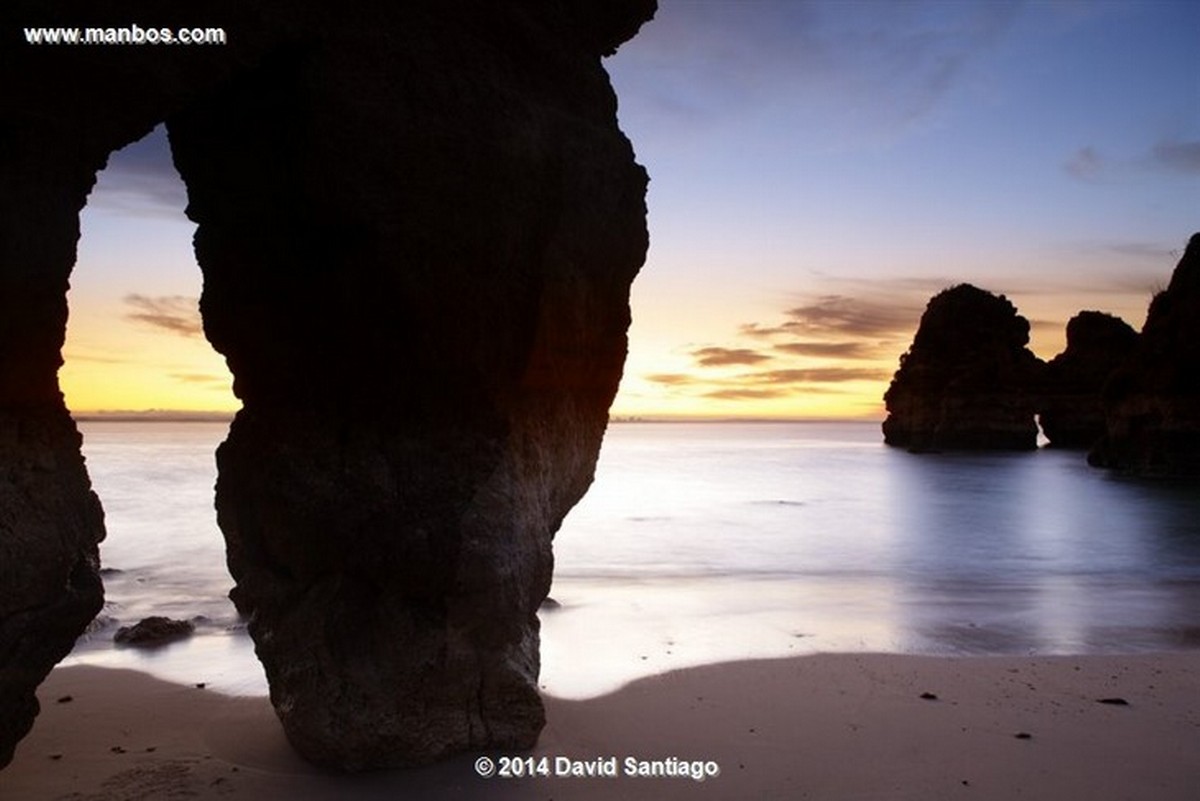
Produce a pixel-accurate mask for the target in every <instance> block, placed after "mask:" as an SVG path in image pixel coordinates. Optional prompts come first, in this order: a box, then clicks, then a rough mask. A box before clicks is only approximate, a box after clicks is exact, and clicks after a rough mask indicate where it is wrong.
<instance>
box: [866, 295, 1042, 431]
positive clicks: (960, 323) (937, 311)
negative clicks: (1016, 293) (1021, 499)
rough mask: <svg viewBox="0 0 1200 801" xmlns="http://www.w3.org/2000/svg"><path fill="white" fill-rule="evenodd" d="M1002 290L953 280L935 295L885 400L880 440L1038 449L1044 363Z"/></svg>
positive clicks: (1024, 323)
mask: <svg viewBox="0 0 1200 801" xmlns="http://www.w3.org/2000/svg"><path fill="white" fill-rule="evenodd" d="M1028 343H1029V322H1028V321H1027V320H1026V319H1025V318H1024V317H1021V316H1020V315H1019V314H1017V309H1016V307H1014V306H1013V305H1012V303H1010V302H1009V301H1008V299H1007V298H1005V297H1004V296H1003V295H1000V296H996V295H993V294H991V293H990V292H987V291H985V290H982V289H979V288H977V287H974V286H972V285H970V284H959V285H958V286H955V287H952V288H950V289H946V290H944V291H942V292H940V293H939V294H937V295H935V296H934V297H933V298H932V299H931V300H930V301H929V304H928V306H926V308H925V313H924V314H923V315H922V316H921V323H920V326H919V327H918V329H917V333H916V336H915V337H914V338H913V343H912V346H911V347H910V348H909V350H908V352H907V353H905V354H904V355H903V356H902V357H901V359H900V369H899V370H897V371H896V375H895V377H894V378H893V379H892V383H891V385H890V386H889V387H888V390H887V393H886V394H885V395H884V401H885V403H886V405H887V410H888V417H887V419H886V420H885V421H884V423H883V434H884V441H885V442H887V444H889V445H895V446H899V447H903V448H908V449H910V450H915V451H921V450H940V449H958V448H964V449H1000V450H1023V449H1030V448H1035V447H1037V431H1038V430H1037V423H1036V422H1035V420H1034V412H1035V404H1036V396H1035V393H1034V392H1033V391H1031V387H1034V386H1037V385H1038V384H1039V382H1040V381H1041V375H1042V371H1043V370H1044V367H1045V365H1044V363H1043V362H1042V361H1041V360H1040V359H1038V358H1037V357H1036V356H1035V355H1034V354H1033V353H1032V352H1031V351H1030V350H1029V349H1028V348H1027V347H1026V345H1027V344H1028Z"/></svg>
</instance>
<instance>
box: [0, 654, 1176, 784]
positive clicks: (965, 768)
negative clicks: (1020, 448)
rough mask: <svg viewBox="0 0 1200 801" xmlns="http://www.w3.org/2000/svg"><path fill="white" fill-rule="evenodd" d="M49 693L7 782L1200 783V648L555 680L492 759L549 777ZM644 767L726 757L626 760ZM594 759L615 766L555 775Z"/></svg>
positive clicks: (259, 709)
mask: <svg viewBox="0 0 1200 801" xmlns="http://www.w3.org/2000/svg"><path fill="white" fill-rule="evenodd" d="M203 681H204V676H203V675H199V673H198V675H197V676H196V683H201V682H203ZM39 695H40V698H41V702H42V713H41V715H40V716H39V718H38V720H37V722H36V724H35V726H34V730H33V731H32V732H31V733H30V735H29V736H28V737H27V738H26V739H25V740H24V741H23V742H22V743H21V744H20V745H19V746H18V748H17V754H16V758H15V759H14V761H13V763H12V764H11V765H10V766H9V767H8V768H7V769H5V770H4V771H3V772H0V797H3V798H4V799H22V800H23V799H68V798H69V799H71V801H101V800H105V801H107V799H113V800H114V801H115V800H116V799H121V800H122V801H134V800H136V799H163V798H168V799H170V798H201V799H204V798H233V799H236V798H247V799H249V798H257V799H263V798H290V799H299V800H300V801H305V800H306V799H311V800H312V801H324V800H325V799H330V800H332V799H347V798H353V799H360V798H361V799H404V798H417V799H443V798H446V799H476V798H478V799H484V798H486V799H543V800H544V799H555V801H564V800H565V799H642V798H645V799H750V798H753V799H802V798H812V799H897V798H900V799H906V798H912V799H918V798H919V799H956V798H963V799H997V801H999V799H1013V798H1021V799H1047V801H1050V800H1051V799H1053V800H1054V801H1058V800H1059V799H1065V798H1087V799H1090V800H1091V801H1103V800H1104V799H1114V800H1115V799H1125V798H1153V799H1157V800H1159V801H1171V800H1172V799H1180V800H1181V801H1182V799H1188V800H1189V801H1191V799H1194V798H1195V792H1196V788H1197V787H1200V651H1189V652H1179V653H1168V654H1144V655H1135V656H1080V657H1070V656H1067V657H1024V658H1021V657H961V658H960V657H919V656H899V655H881V654H836V655H814V656H803V657H796V658H789V659H776V660H760V661H752V662H732V663H724V664H716V665H708V666H704V667H698V668H689V669H686V670H678V671H673V672H670V673H665V674H662V675H658V676H653V677H649V678H645V679H641V680H638V681H636V682H633V683H632V684H630V685H628V686H626V687H624V688H622V689H621V690H619V691H617V692H614V693H611V694H608V695H604V696H601V697H598V698H593V699H589V700H582V701H575V700H571V701H568V700H561V699H556V698H553V697H548V698H547V716H548V724H547V727H546V730H545V731H544V733H543V735H542V738H541V741H540V742H539V744H538V746H537V748H536V749H535V750H534V751H532V752H530V753H529V754H523V755H512V754H487V755H486V756H487V757H489V758H490V759H491V760H492V764H493V765H500V764H503V763H505V761H506V760H504V759H503V758H505V757H514V756H516V757H522V759H521V760H520V761H519V763H518V764H520V765H521V766H523V767H530V766H531V767H533V768H534V769H538V768H540V767H541V766H542V765H545V767H546V770H547V771H548V772H549V773H550V774H551V775H550V776H537V777H533V778H520V779H518V778H501V777H499V776H492V777H490V778H483V777H481V776H479V775H478V774H477V772H476V764H475V763H476V760H477V759H478V758H479V757H480V756H485V755H483V754H468V755H464V756H462V757H459V758H456V759H453V760H451V761H449V762H446V763H443V764H440V765H437V766H434V767H431V768H425V769H419V770H412V771H393V772H384V773H374V774H367V775H360V776H333V775H329V774H325V773H322V772H320V771H318V770H316V769H314V768H312V767H311V766H309V765H308V764H307V763H305V762H303V761H302V760H300V759H299V758H298V757H296V756H295V755H294V754H293V753H292V752H291V750H290V749H289V747H288V745H287V743H286V741H285V739H284V737H283V734H282V732H281V730H280V728H279V725H278V723H277V722H276V720H275V717H274V714H273V713H272V710H271V708H270V705H269V703H268V701H267V699H266V698H263V697H259V696H255V697H233V696H227V695H222V694H220V693H217V692H214V691H213V690H211V689H208V688H207V687H205V688H200V687H197V686H195V685H194V684H193V685H190V686H187V685H180V684H172V683H168V682H164V681H160V680H158V679H155V678H152V677H150V676H148V675H146V674H143V673H138V672H134V671H127V670H113V669H106V668H97V667H87V666H75V667H64V668H58V669H56V670H55V671H54V672H53V673H52V674H51V676H50V677H49V678H48V679H47V681H46V682H45V683H44V684H43V686H42V688H41V691H40V694H39ZM1122 701H1123V702H1124V703H1120V702H1122ZM524 757H531V758H532V760H530V759H524ZM543 757H544V758H545V761H544V762H543V761H542V760H543ZM629 757H632V758H633V759H634V763H628V762H627V761H626V760H627V758H629ZM559 758H562V759H559ZM613 758H615V760H614V759H613ZM564 760H571V762H567V761H564ZM638 762H646V763H651V764H650V765H649V766H647V767H646V768H645V769H648V770H653V769H655V768H656V767H657V768H658V769H659V770H660V771H667V772H676V773H685V772H692V771H695V772H699V773H704V774H712V773H713V771H714V767H713V765H712V763H715V766H716V769H717V770H719V773H718V774H717V775H706V776H705V777H704V780H703V781H697V780H695V779H694V778H691V777H689V776H686V775H684V776H658V777H638V776H631V775H628V769H629V768H631V767H633V768H637V767H640V766H639V765H637V764H636V763H638ZM588 763H591V764H593V765H598V766H600V769H602V770H609V769H610V767H611V768H612V769H615V773H616V774H617V775H616V776H615V777H594V778H572V777H566V776H556V775H554V774H556V773H557V772H558V771H560V770H562V769H564V768H566V767H574V768H575V769H577V770H579V771H584V770H586V769H587V765H588ZM654 763H657V766H656V765H654ZM510 765H511V763H510Z"/></svg>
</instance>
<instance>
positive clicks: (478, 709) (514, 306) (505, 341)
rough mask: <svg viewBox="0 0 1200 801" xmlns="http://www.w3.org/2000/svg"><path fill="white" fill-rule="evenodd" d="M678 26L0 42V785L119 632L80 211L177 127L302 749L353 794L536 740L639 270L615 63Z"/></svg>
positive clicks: (305, 6) (380, 12)
mask: <svg viewBox="0 0 1200 801" xmlns="http://www.w3.org/2000/svg"><path fill="white" fill-rule="evenodd" d="M117 6H119V8H118V7H117ZM168 6H169V7H164V5H163V4H162V3H159V2H154V1H153V0H130V2H127V3H121V4H95V3H91V2H87V0H62V2H56V3H44V2H40V0H9V2H6V3H4V4H2V6H0V28H3V30H4V31H5V34H4V35H5V37H7V40H10V41H11V40H13V39H16V38H18V37H19V36H20V33H21V31H22V28H23V27H24V26H34V25H51V26H53V25H80V24H87V25H96V26H102V27H103V26H128V25H129V24H130V22H131V21H144V20H152V21H153V22H154V24H155V25H167V26H171V25H175V26H184V25H196V24H197V23H198V22H200V21H199V20H198V19H197V17H196V14H197V13H198V12H197V9H198V8H199V6H197V5H195V4H190V3H174V4H168ZM654 7H655V4H654V0H573V2H569V3H541V2H534V0H512V2H504V3H478V2H467V1H466V0H445V1H444V2H436V3H432V2H412V3H394V4H371V5H369V6H362V5H356V4H354V3H345V2H334V0H288V2H283V0H263V2H256V3H244V2H239V1H238V0H212V2H209V3H206V4H204V5H203V17H204V20H203V21H202V24H205V25H210V24H211V25H221V26H223V27H224V28H225V30H226V34H227V38H228V43H227V45H225V46H213V47H200V46H194V47H161V46H160V47H65V46H61V47H51V46H40V47H39V46H34V45H25V44H24V43H21V44H20V46H16V47H12V46H8V45H5V47H4V48H3V49H0V74H3V75H4V76H5V79H4V80H3V81H0V142H3V145H2V146H0V175H3V176H4V178H3V181H0V720H3V721H4V724H3V725H0V766H2V765H3V764H5V763H6V762H7V761H8V759H9V758H10V757H11V752H12V748H13V746H14V744H15V742H16V741H17V740H18V739H19V738H20V737H21V736H23V734H24V733H25V732H26V731H27V730H28V728H29V726H30V724H31V722H32V719H33V716H34V715H35V714H36V711H37V703H36V700H35V698H34V695H33V691H34V689H35V687H36V685H37V684H38V683H39V682H40V681H41V679H42V678H43V677H44V676H45V674H46V673H47V672H48V671H49V670H50V668H51V667H52V666H53V664H54V663H55V662H56V661H57V660H58V659H60V658H61V657H62V656H63V655H64V654H65V653H67V651H68V650H69V648H70V647H71V645H72V643H73V641H74V639H75V637H76V636H77V635H78V634H79V633H80V632H82V631H83V629H84V627H85V626H86V625H87V622H88V620H89V619H91V618H92V617H93V616H94V615H95V614H96V612H97V611H98V610H99V609H100V605H101V587H100V581H99V577H98V575H97V569H98V564H97V556H96V554H97V547H96V545H97V542H98V541H99V540H100V539H102V537H103V523H102V513H101V510H100V506H99V504H98V503H97V500H96V498H95V496H94V495H93V494H92V493H91V490H90V486H89V483H88V477H87V474H86V472H85V470H84V465H83V460H82V458H81V457H80V454H79V435H78V433H77V432H76V430H75V427H74V424H73V423H72V421H71V419H70V417H69V416H68V414H67V412H66V410H65V409H64V407H63V401H62V396H61V394H60V393H59V391H58V385H57V378H56V371H57V369H58V367H59V365H60V364H61V363H62V360H61V358H60V354H59V352H60V349H61V347H62V343H63V334H64V327H65V323H66V302H65V294H66V290H67V279H68V276H69V274H70V271H71V267H72V265H73V262H74V247H75V241H76V239H77V238H78V235H79V222H78V214H79V210H80V209H81V208H82V207H83V205H84V202H85V200H86V197H87V194H88V192H89V191H90V189H91V187H92V185H93V183H94V181H95V174H96V172H97V171H98V170H99V169H101V168H102V167H103V166H104V163H105V160H106V159H107V157H108V154H109V153H111V152H112V151H113V150H115V149H117V148H119V147H122V146H124V145H126V144H128V143H130V142H132V141H134V140H136V139H138V138H140V137H141V136H143V135H144V134H146V133H147V132H148V131H150V130H151V128H152V127H153V126H154V125H155V124H157V123H159V122H162V121H164V120H165V121H166V122H167V128H168V132H169V135H170V139H171V146H172V150H173V153H174V157H175V162H176V166H177V167H178V168H179V171H180V173H181V174H182V176H183V179H184V181H185V183H186V184H187V186H188V197H189V206H188V214H189V216H191V218H192V219H193V220H195V221H196V222H198V223H199V228H198V231H197V234H196V240H195V248H196V255H197V259H198V261H199V263H200V266H201V269H202V270H203V272H204V283H205V289H204V296H203V298H202V300H201V307H202V312H203V315H204V325H205V332H206V334H207V336H208V337H209V339H210V340H211V341H212V343H213V344H214V346H215V347H216V348H217V349H218V350H219V351H220V352H221V353H223V354H224V355H225V356H226V359H227V361H228V364H229V366H230V368H231V370H232V372H233V374H234V391H235V392H236V394H237V395H238V396H239V397H240V398H241V399H242V402H243V409H242V411H241V412H240V413H239V414H238V416H237V419H236V420H235V421H234V423H233V425H232V428H231V432H230V435H229V439H228V440H227V441H226V443H225V444H224V445H222V447H221V449H220V451H219V454H218V462H219V471H220V473H219V478H218V487H217V507H218V518H219V523H220V525H221V527H222V530H223V532H224V535H225V537H226V540H227V545H228V562H229V565H230V569H231V572H232V573H233V575H234V577H235V579H236V582H237V587H236V590H235V593H234V598H235V601H236V603H237V605H238V607H239V609H241V610H242V611H243V612H244V613H245V614H247V615H248V616H249V617H250V622H249V630H250V633H251V635H252V636H253V637H254V638H255V641H256V645H257V652H258V655H259V658H260V659H261V660H262V662H263V663H264V665H265V667H266V672H267V677H268V680H269V682H270V686H271V697H272V701H273V702H274V704H275V707H276V710H277V712H278V713H279V716H280V719H281V721H282V722H283V725H284V729H285V731H286V733H287V736H288V738H289V739H290V740H291V742H292V743H293V745H294V746H295V747H296V748H297V749H298V750H299V751H300V752H301V753H302V754H304V755H305V756H306V757H308V758H309V759H311V760H313V761H315V762H319V763H322V764H326V765H330V766H334V767H337V768H341V769H361V768H367V767H375V766H392V765H410V764H419V763H424V762H429V761H431V760H434V759H438V758H440V757H442V756H445V755H447V754H450V753H453V752H455V751H461V750H476V751H478V750H485V749H493V748H502V749H506V750H512V749H521V748H527V747H529V746H531V745H532V744H533V743H534V741H535V740H536V738H537V735H538V733H539V731H540V729H541V727H542V725H543V711H542V704H541V700H540V698H539V696H538V691H537V675H538V669H539V657H538V621H537V617H536V612H537V608H538V604H539V603H540V602H541V601H542V599H543V598H544V597H545V595H546V592H547V590H548V588H549V586H550V578H551V567H552V557H551V539H552V537H553V535H554V532H555V531H556V530H557V528H558V526H559V525H560V523H561V521H562V519H563V517H564V516H565V515H566V513H567V511H568V510H569V509H570V508H571V506H572V505H573V504H574V503H575V502H576V501H577V500H578V499H579V498H580V497H581V496H582V495H583V493H584V492H585V490H586V489H587V487H588V485H589V483H590V481H591V479H592V475H593V470H594V466H595V461H596V456H597V453H598V451H599V447H600V441H601V438H602V436H603V432H604V429H605V425H606V421H607V410H608V406H609V404H610V402H611V400H612V398H613V395H614V393H615V392H616V388H617V384H618V381H619V379H620V376H621V371H622V367H623V364H624V359H625V352H626V329H627V327H628V325H629V304H628V297H629V286H630V282H631V281H632V279H633V277H634V275H635V274H636V273H637V271H638V269H639V268H640V266H641V264H642V262H643V260H644V256H645V252H646V247H647V233H646V226H645V204H644V194H645V188H646V175H645V172H644V171H643V170H642V169H641V168H640V167H639V166H637V165H636V163H635V162H634V158H633V151H632V148H631V147H630V144H629V142H628V141H627V140H626V139H625V137H624V136H623V135H622V134H621V132H620V131H619V130H618V128H617V122H616V98H615V96H614V94H613V91H612V89H611V87H610V84H609V82H608V78H607V75H606V74H605V72H604V69H603V67H602V65H601V61H600V59H601V57H602V56H604V55H606V54H610V53H612V52H613V51H614V50H615V49H616V48H617V47H618V46H619V45H620V44H621V43H622V42H623V41H625V40H626V39H628V38H629V37H630V36H632V35H633V34H634V33H635V32H636V31H637V29H638V27H639V26H640V25H641V24H642V23H643V22H644V21H645V20H646V19H648V18H649V17H650V16H651V15H652V14H653V13H654Z"/></svg>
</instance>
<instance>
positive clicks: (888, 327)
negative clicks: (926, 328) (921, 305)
mask: <svg viewBox="0 0 1200 801" xmlns="http://www.w3.org/2000/svg"><path fill="white" fill-rule="evenodd" d="M787 317H788V320H787V322H785V323H783V325H782V326H781V327H782V328H783V329H784V330H786V331H789V332H793V333H804V334H817V335H829V334H836V335H839V336H850V337H880V336H885V337H887V336H893V335H894V334H896V333H897V332H898V331H905V330H907V329H908V328H909V327H910V326H911V325H912V322H913V317H912V310H911V309H910V308H909V305H908V304H907V303H896V302H895V301H892V302H885V301H879V300H874V299H871V298H857V297H850V296H848V295H822V296H820V297H818V298H816V299H815V300H813V301H812V302H810V303H806V304H804V305H801V306H796V307H794V308H791V309H788V310H787Z"/></svg>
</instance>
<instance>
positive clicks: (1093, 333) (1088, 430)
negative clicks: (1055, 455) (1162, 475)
mask: <svg viewBox="0 0 1200 801" xmlns="http://www.w3.org/2000/svg"><path fill="white" fill-rule="evenodd" d="M1137 343H1138V335H1137V332H1136V331H1134V330H1133V328H1132V327H1130V325H1129V324H1128V323H1126V322H1125V321H1124V320H1122V319H1121V318H1119V317H1114V316H1113V315H1111V314H1104V313H1103V312H1098V311H1084V312H1080V313H1079V314H1077V315H1075V316H1074V317H1072V318H1071V321H1070V322H1068V323H1067V347H1066V350H1064V351H1063V352H1062V353H1060V354H1058V355H1057V356H1055V357H1054V358H1053V359H1051V360H1050V361H1049V363H1047V365H1046V384H1045V388H1044V390H1043V392H1042V400H1041V401H1040V402H1039V404H1038V419H1039V421H1040V422H1041V425H1042V433H1044V434H1045V435H1046V438H1047V439H1048V440H1049V441H1050V445H1051V446H1053V447H1058V448H1090V447H1091V446H1093V445H1095V444H1096V441H1097V440H1098V439H1100V437H1101V436H1103V435H1104V431H1105V427H1104V426H1105V424H1104V408H1103V406H1102V405H1101V403H1100V390H1101V388H1102V387H1103V386H1104V382H1105V381H1106V380H1107V379H1108V377H1109V376H1110V375H1111V374H1112V372H1113V371H1114V370H1115V369H1116V368H1117V367H1119V366H1120V365H1121V364H1122V363H1123V362H1124V361H1125V360H1126V359H1128V358H1129V356H1130V354H1132V353H1133V351H1134V349H1135V348H1136V347H1137Z"/></svg>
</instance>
